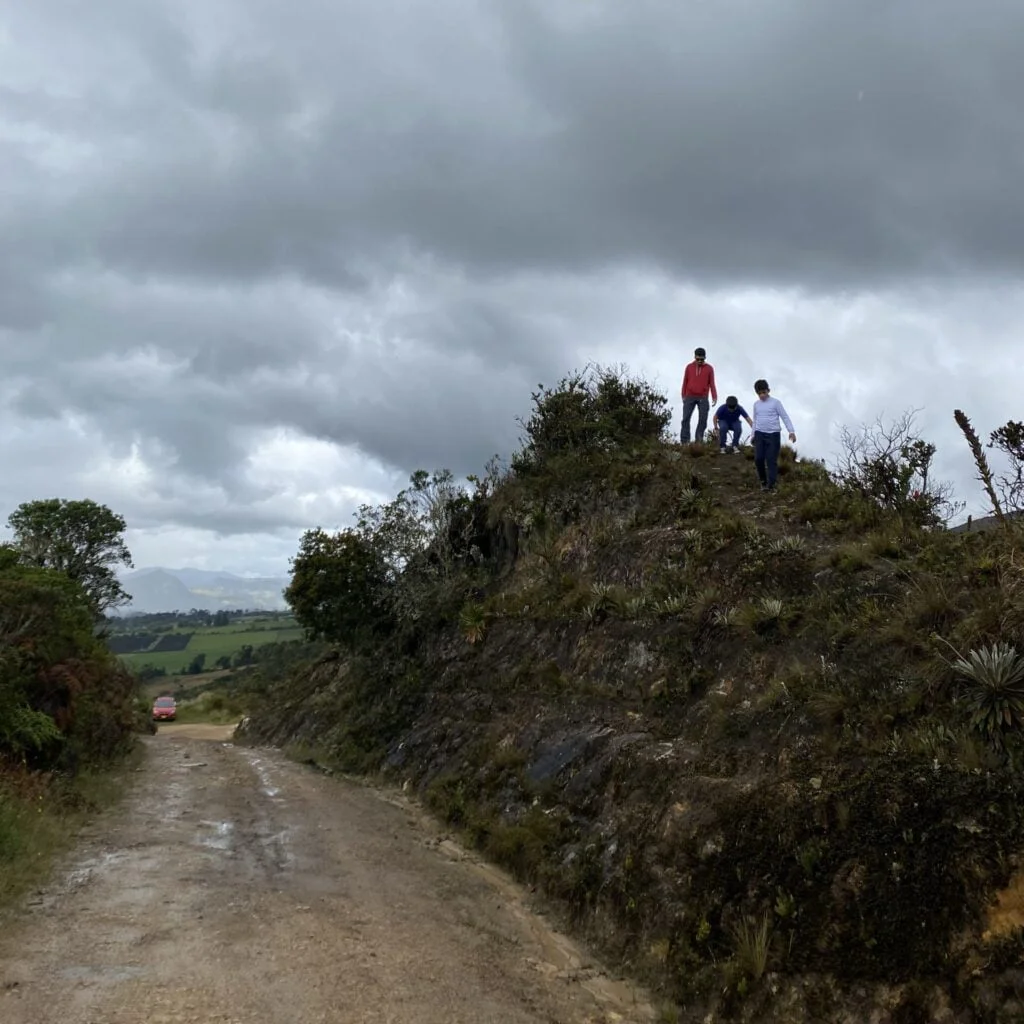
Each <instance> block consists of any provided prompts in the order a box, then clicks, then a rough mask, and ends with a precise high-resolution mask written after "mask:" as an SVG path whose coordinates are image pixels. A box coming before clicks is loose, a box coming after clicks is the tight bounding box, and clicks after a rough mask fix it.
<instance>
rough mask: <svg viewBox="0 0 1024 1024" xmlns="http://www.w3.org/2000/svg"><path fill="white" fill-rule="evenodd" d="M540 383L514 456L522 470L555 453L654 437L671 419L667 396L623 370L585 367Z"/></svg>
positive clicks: (516, 466)
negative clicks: (549, 383)
mask: <svg viewBox="0 0 1024 1024" xmlns="http://www.w3.org/2000/svg"><path fill="white" fill-rule="evenodd" d="M539 388H540V390H538V391H535V392H534V393H533V395H532V396H531V397H532V400H533V414H532V415H531V416H530V418H529V419H528V420H526V421H525V422H522V421H521V425H522V426H523V429H524V430H525V432H526V436H525V437H524V438H523V442H522V447H521V448H520V450H519V451H518V452H517V453H516V454H515V456H514V457H513V459H512V468H513V470H514V471H515V472H516V473H520V474H521V473H524V472H529V471H530V470H531V469H532V468H535V467H537V466H538V465H539V464H541V463H543V462H544V461H545V460H547V459H550V458H551V457H552V456H556V455H564V454H566V453H573V452H582V451H586V450H589V449H594V448H596V449H604V450H607V449H609V448H623V447H628V446H629V445H631V444H636V443H637V442H644V441H652V440H657V439H658V438H659V437H661V435H662V433H663V432H664V430H665V428H666V427H667V426H668V423H669V421H670V420H671V418H672V414H671V411H670V410H669V408H668V400H667V398H666V397H665V396H664V395H662V394H659V393H658V392H657V391H656V390H655V389H654V388H653V387H652V386H651V385H650V384H648V383H647V382H646V381H644V380H642V379H640V378H633V377H630V376H629V375H628V373H627V372H626V371H625V370H624V369H617V370H616V369H610V368H606V367H601V366H588V367H586V368H585V369H583V370H577V371H574V372H573V373H570V374H568V375H567V376H565V377H563V378H562V379H561V380H560V381H559V382H558V384H557V385H556V386H555V387H553V388H548V387H545V386H544V385H543V384H541V385H539Z"/></svg>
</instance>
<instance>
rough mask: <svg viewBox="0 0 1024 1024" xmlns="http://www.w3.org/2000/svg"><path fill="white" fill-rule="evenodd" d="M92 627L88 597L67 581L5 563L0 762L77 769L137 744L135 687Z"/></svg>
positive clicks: (0, 610) (0, 581)
mask: <svg viewBox="0 0 1024 1024" xmlns="http://www.w3.org/2000/svg"><path fill="white" fill-rule="evenodd" d="M93 619H94V605H93V603H92V601H91V599H90V598H89V596H88V594H87V593H86V592H85V590H84V589H83V588H82V586H81V585H80V584H78V583H76V582H74V581H73V580H71V579H70V578H69V577H68V576H66V575H65V574H64V573H62V572H58V571H56V570H53V569H41V568H35V567H31V566H26V565H23V564H21V563H20V561H18V560H17V559H15V558H12V557H4V558H2V559H0V758H6V759H14V760H17V761H21V762H25V763H27V764H30V765H32V766H33V767H37V768H53V767H57V766H60V765H65V766H73V765H75V764H78V763H80V762H82V761H86V762H101V761H104V760H107V759H109V758H111V757H114V756H115V755H117V754H118V753H120V752H121V751H122V750H123V749H124V747H125V746H126V745H127V744H129V743H130V742H131V736H132V732H133V730H134V728H135V727H136V726H137V725H138V721H137V712H136V708H135V700H134V698H135V681H134V679H133V677H132V676H131V675H130V673H128V672H127V671H126V670H125V669H124V668H122V667H121V666H120V664H119V662H118V661H117V659H116V658H115V657H114V656H113V655H112V654H111V653H110V652H109V651H108V650H107V648H106V646H105V645H104V644H103V642H102V641H101V640H100V639H98V638H97V637H96V635H95V632H94V629H93Z"/></svg>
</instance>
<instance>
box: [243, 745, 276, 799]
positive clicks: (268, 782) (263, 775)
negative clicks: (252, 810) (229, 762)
mask: <svg viewBox="0 0 1024 1024" xmlns="http://www.w3.org/2000/svg"><path fill="white" fill-rule="evenodd" d="M244 753H245V756H246V759H247V760H248V762H249V764H250V765H252V767H253V770H254V771H255V772H256V774H257V775H258V776H259V779H260V784H261V785H262V787H263V788H262V792H263V795H264V796H269V797H270V798H271V799H272V800H273V799H274V798H275V797H277V796H279V795H280V793H281V790H280V789H279V788H278V787H277V786H275V785H274V783H273V780H272V779H271V777H270V772H269V771H268V770H267V766H266V765H265V764H264V763H263V761H262V759H261V758H260V757H259V755H258V754H256V753H254V752H253V751H251V750H246V751H244Z"/></svg>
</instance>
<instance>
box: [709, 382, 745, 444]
mask: <svg viewBox="0 0 1024 1024" xmlns="http://www.w3.org/2000/svg"><path fill="white" fill-rule="evenodd" d="M741 420H746V421H747V425H748V426H749V427H750V429H751V430H753V429H754V422H753V420H751V418H750V416H749V414H748V413H747V410H746V409H744V408H743V406H742V405H740V402H739V399H738V398H737V397H736V396H735V395H730V396H729V397H728V398H727V399H726V400H725V405H720V406H719V407H718V408H717V409H716V410H715V418H714V421H713V426H714V428H715V433H716V434H718V450H719V451H720V452H721V453H722V454H723V455H725V454H726V453H730V454H731V453H732V452H734V451H736V449H737V448H739V446H740V434H742V433H743V427H742V426H741V425H740V421H741Z"/></svg>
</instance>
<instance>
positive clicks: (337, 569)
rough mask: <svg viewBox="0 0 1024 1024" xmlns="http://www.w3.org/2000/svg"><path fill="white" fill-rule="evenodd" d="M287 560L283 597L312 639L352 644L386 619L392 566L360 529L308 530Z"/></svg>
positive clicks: (388, 619) (388, 618)
mask: <svg viewBox="0 0 1024 1024" xmlns="http://www.w3.org/2000/svg"><path fill="white" fill-rule="evenodd" d="M291 564H292V573H291V582H290V583H289V584H288V586H287V588H286V589H285V592H284V596H285V600H286V601H287V602H288V604H289V606H290V607H291V609H292V611H293V612H294V614H295V618H296V619H297V620H298V622H299V624H300V625H302V626H303V627H305V629H306V633H307V635H308V637H309V638H310V639H311V640H315V639H321V638H322V639H325V640H331V641H334V642H337V643H344V644H346V645H349V646H356V645H358V644H359V643H360V642H361V641H363V640H365V639H367V638H369V637H371V636H373V635H375V634H377V633H379V632H381V631H382V630H385V629H386V628H387V627H388V626H389V625H390V622H391V606H390V602H389V589H390V587H391V585H392V581H393V574H394V572H395V571H396V570H395V568H394V567H391V566H389V565H388V564H387V562H386V561H385V559H384V557H383V555H382V554H381V551H380V550H379V549H378V548H377V547H375V546H374V545H373V544H372V543H371V542H370V540H368V538H367V537H366V536H365V535H364V534H362V533H359V532H357V531H355V530H342V531H340V532H339V533H335V534H329V533H327V532H325V531H324V530H321V529H315V530H307V531H306V533H304V534H303V536H302V540H301V542H300V544H299V553H298V554H297V555H296V556H295V557H294V558H293V559H292V560H291Z"/></svg>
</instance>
